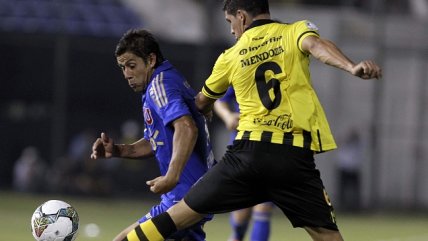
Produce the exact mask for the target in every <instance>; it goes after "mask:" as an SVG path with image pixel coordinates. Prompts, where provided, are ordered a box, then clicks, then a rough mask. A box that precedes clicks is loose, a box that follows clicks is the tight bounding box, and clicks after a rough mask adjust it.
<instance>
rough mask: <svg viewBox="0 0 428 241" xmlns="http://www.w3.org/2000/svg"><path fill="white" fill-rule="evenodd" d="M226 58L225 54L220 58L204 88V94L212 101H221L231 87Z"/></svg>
mask: <svg viewBox="0 0 428 241" xmlns="http://www.w3.org/2000/svg"><path fill="white" fill-rule="evenodd" d="M224 56H225V53H224V52H223V53H222V54H221V55H220V56H219V57H218V59H217V61H216V63H215V65H214V68H213V71H212V73H211V75H210V77H208V79H207V80H206V81H205V84H204V86H203V87H202V93H203V94H204V95H205V96H207V97H209V98H211V99H219V98H220V97H222V96H223V95H224V94H225V93H226V90H227V88H228V87H229V73H228V67H227V64H226V63H225V57H224Z"/></svg>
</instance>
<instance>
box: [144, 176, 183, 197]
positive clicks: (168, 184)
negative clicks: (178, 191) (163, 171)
mask: <svg viewBox="0 0 428 241" xmlns="http://www.w3.org/2000/svg"><path fill="white" fill-rule="evenodd" d="M146 184H147V185H149V186H150V191H152V192H153V193H156V194H163V193H167V192H169V191H171V190H172V189H173V188H174V187H175V186H176V185H177V181H176V180H172V179H170V178H168V177H167V176H159V177H157V178H155V179H153V180H150V181H147V182H146Z"/></svg>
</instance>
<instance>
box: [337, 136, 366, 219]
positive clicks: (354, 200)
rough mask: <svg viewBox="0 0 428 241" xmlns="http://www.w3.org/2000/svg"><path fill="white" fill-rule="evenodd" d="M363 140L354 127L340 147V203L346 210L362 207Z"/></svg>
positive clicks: (355, 209)
mask: <svg viewBox="0 0 428 241" xmlns="http://www.w3.org/2000/svg"><path fill="white" fill-rule="evenodd" d="M362 151H363V150H362V142H361V137H360V135H359V132H358V131H357V130H356V129H352V130H350V131H349V133H348V134H347V136H346V138H345V141H344V143H343V144H342V145H340V147H339V148H338V172H339V184H338V185H339V202H338V203H339V204H340V205H341V208H342V209H343V210H344V211H357V210H358V209H359V208H360V193H361V190H360V172H361V163H362Z"/></svg>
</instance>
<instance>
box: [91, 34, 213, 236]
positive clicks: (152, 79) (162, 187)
mask: <svg viewBox="0 0 428 241" xmlns="http://www.w3.org/2000/svg"><path fill="white" fill-rule="evenodd" d="M115 55H116V59H117V63H118V65H119V67H120V68H121V70H122V72H123V75H124V77H125V79H126V80H127V81H128V84H129V86H130V87H131V88H132V89H133V90H134V91H135V92H138V93H142V96H141V98H142V104H143V108H142V110H143V115H144V122H145V130H144V137H143V138H142V139H140V140H138V141H137V142H135V143H132V144H115V143H114V140H113V139H112V138H110V137H108V136H107V134H106V133H101V136H100V138H98V139H97V140H96V141H95V143H94V144H93V147H92V154H91V158H93V159H97V158H110V157H124V158H145V157H150V156H153V155H155V157H156V159H157V161H158V164H159V168H160V173H161V176H159V177H157V178H155V179H153V180H149V181H147V182H146V183H147V185H149V186H150V190H151V191H152V192H154V193H158V194H162V195H161V202H160V204H159V205H156V206H154V207H152V209H151V210H150V212H149V213H147V214H146V215H145V216H143V217H142V218H141V219H139V220H138V221H137V222H136V223H133V224H131V225H130V226H129V227H128V228H126V229H124V230H123V231H122V232H121V233H120V234H119V235H118V236H117V237H116V238H115V239H114V240H122V239H124V238H126V235H127V234H128V233H129V232H130V231H132V230H134V228H135V227H137V226H138V225H139V224H140V223H143V222H145V221H146V220H149V219H151V218H152V217H155V216H157V215H158V214H160V213H162V212H165V211H166V210H167V209H168V208H169V207H171V206H173V205H174V204H176V203H177V202H178V201H180V200H181V199H182V198H183V196H184V195H185V194H186V193H187V191H188V190H189V189H190V187H191V186H192V185H193V184H194V183H195V182H196V181H197V180H198V179H199V178H200V177H201V176H202V175H203V174H204V173H205V172H206V171H207V170H208V168H210V167H211V166H212V165H213V164H214V162H215V160H214V155H213V153H212V150H211V145H210V141H209V134H208V129H207V127H206V122H205V117H204V116H203V115H201V114H200V113H199V112H198V110H197V108H196V105H195V96H196V92H195V91H194V90H193V89H192V88H191V87H190V86H189V84H188V83H187V82H186V80H185V78H184V77H183V76H182V75H181V74H180V73H179V72H178V71H177V70H176V69H175V68H174V67H173V66H172V65H171V63H170V62H169V61H168V60H166V59H164V57H163V55H162V53H161V50H160V48H159V45H158V42H157V41H156V39H155V38H154V36H153V35H152V34H151V33H150V32H148V31H146V30H144V29H139V30H129V31H128V32H127V33H125V35H124V36H123V37H122V38H121V39H120V41H119V43H118V45H117V47H116V52H115ZM211 218H212V216H210V215H208V216H205V218H204V219H203V220H201V221H200V222H198V223H196V224H194V225H192V226H191V227H189V228H187V229H184V230H181V231H179V232H175V233H174V234H172V235H170V236H168V240H201V241H202V240H205V232H204V231H203V229H202V227H203V224H204V223H205V222H206V221H208V220H210V219H211ZM133 232H134V233H132V232H131V234H129V235H131V236H132V235H135V236H136V235H137V233H135V231H133Z"/></svg>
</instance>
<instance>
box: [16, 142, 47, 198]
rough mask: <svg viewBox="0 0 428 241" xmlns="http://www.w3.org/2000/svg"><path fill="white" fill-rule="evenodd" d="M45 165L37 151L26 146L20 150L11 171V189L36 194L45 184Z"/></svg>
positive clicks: (32, 147)
mask: <svg viewBox="0 0 428 241" xmlns="http://www.w3.org/2000/svg"><path fill="white" fill-rule="evenodd" d="M45 173H46V163H45V160H43V159H42V158H41V156H40V153H39V151H38V149H37V148H36V147H34V146H28V147H26V148H24V150H22V152H21V155H20V157H19V158H18V160H17V161H16V162H15V166H14V170H13V187H14V189H15V190H17V191H21V192H38V191H41V190H42V189H43V185H44V184H45Z"/></svg>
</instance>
